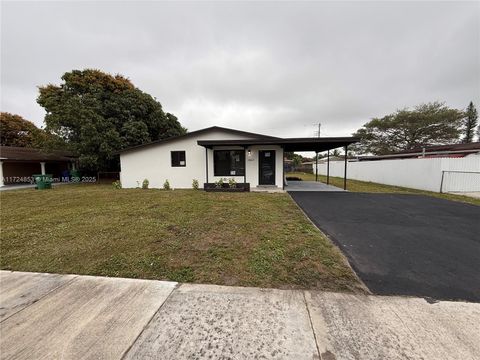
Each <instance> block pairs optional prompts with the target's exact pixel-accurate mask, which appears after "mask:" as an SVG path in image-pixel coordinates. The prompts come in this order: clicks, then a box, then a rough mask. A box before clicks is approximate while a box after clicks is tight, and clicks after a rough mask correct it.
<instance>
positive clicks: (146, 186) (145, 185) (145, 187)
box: [142, 179, 150, 189]
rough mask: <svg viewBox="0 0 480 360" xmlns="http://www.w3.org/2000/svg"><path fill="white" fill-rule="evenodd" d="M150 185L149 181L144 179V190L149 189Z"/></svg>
mask: <svg viewBox="0 0 480 360" xmlns="http://www.w3.org/2000/svg"><path fill="white" fill-rule="evenodd" d="M148 184H150V182H149V181H148V179H144V180H143V182H142V189H148Z"/></svg>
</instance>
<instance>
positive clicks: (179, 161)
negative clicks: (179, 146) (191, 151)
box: [171, 151, 187, 167]
mask: <svg viewBox="0 0 480 360" xmlns="http://www.w3.org/2000/svg"><path fill="white" fill-rule="evenodd" d="M171 156H172V167H184V166H186V165H187V164H186V161H185V151H172V152H171Z"/></svg>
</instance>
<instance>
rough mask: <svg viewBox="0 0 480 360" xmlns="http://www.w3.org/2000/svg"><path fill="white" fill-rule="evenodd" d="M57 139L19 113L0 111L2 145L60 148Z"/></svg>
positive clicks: (0, 140) (0, 142) (0, 139)
mask: <svg viewBox="0 0 480 360" xmlns="http://www.w3.org/2000/svg"><path fill="white" fill-rule="evenodd" d="M58 140H59V139H58V138H56V137H54V136H52V135H51V134H49V133H47V132H45V131H44V130H42V129H39V128H38V127H36V126H35V124H34V123H32V122H31V121H28V120H26V119H24V118H23V117H21V116H20V115H16V114H11V113H8V112H1V113H0V144H1V145H3V146H20V147H31V148H51V147H52V146H55V145H59V147H60V148H61V147H62V146H61V143H59V142H58Z"/></svg>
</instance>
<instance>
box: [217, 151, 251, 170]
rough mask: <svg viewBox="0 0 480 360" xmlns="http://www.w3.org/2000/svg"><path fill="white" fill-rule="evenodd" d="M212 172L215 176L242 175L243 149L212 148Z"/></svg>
mask: <svg viewBox="0 0 480 360" xmlns="http://www.w3.org/2000/svg"><path fill="white" fill-rule="evenodd" d="M213 173H214V175H215V176H244V175H245V151H244V150H214V151H213Z"/></svg>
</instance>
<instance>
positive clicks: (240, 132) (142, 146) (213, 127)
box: [116, 126, 278, 154]
mask: <svg viewBox="0 0 480 360" xmlns="http://www.w3.org/2000/svg"><path fill="white" fill-rule="evenodd" d="M212 130H222V131H225V132H229V133H231V134H236V135H244V136H247V137H253V138H257V139H259V138H261V139H278V138H276V137H274V136H267V135H262V134H257V133H251V132H248V131H241V130H235V129H229V128H224V127H221V126H211V127H208V128H204V129H200V130H196V131H192V132H189V133H186V134H185V135H180V136H173V137H169V138H166V139H161V140H156V141H152V142H150V143H148V144H142V145H137V146H131V147H128V148H125V149H123V150H120V151H117V152H116V154H121V153H124V152H127V151H131V150H137V149H141V148H145V147H149V146H154V145H157V144H164V143H167V142H170V141H175V140H178V139H186V138H189V137H192V136H195V135H199V134H203V133H206V132H209V131H212Z"/></svg>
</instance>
